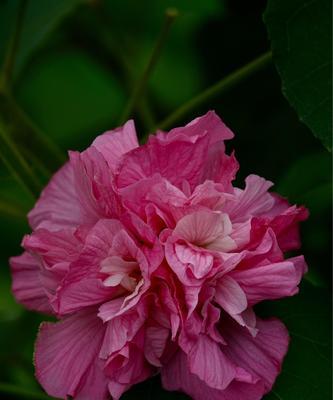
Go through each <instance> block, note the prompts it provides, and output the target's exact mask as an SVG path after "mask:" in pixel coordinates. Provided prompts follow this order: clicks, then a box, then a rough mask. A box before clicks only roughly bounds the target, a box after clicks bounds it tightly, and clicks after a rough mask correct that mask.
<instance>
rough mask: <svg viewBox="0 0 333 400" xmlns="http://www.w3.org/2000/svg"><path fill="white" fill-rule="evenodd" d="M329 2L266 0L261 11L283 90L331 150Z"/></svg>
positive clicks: (305, 120)
mask: <svg viewBox="0 0 333 400" xmlns="http://www.w3.org/2000/svg"><path fill="white" fill-rule="evenodd" d="M331 14H332V11H331V1H330V0H312V1H309V0H293V1H290V0H269V1H268V6H267V9H266V11H265V14H264V21H265V23H266V26H267V29H268V33H269V36H270V40H271V47H272V51H273V59H274V61H275V64H276V67H277V70H278V72H279V74H280V76H281V79H282V91H283V93H284V95H285V96H286V97H287V99H288V101H289V102H290V104H291V105H292V106H293V107H294V108H295V109H296V111H297V113H298V116H299V118H300V119H301V120H302V121H303V122H304V123H305V124H306V125H307V126H308V127H309V128H310V129H311V130H312V132H313V133H314V135H315V136H316V137H317V138H319V139H320V140H321V141H322V143H323V144H324V145H325V146H326V147H327V148H328V149H331V148H332V146H331V117H332V96H331V93H332V75H331V72H332V43H331V40H332V39H331Z"/></svg>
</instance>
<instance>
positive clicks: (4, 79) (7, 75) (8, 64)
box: [0, 0, 28, 92]
mask: <svg viewBox="0 0 333 400" xmlns="http://www.w3.org/2000/svg"><path fill="white" fill-rule="evenodd" d="M27 5H28V0H20V3H19V5H18V10H17V15H16V20H15V25H14V29H13V35H12V36H11V39H10V41H9V44H8V51H7V53H6V56H5V60H4V64H3V68H2V76H1V83H0V87H1V90H2V91H4V92H6V91H8V90H9V87H10V83H11V80H12V75H13V69H14V65H15V58H16V54H17V50H18V48H19V44H20V38H21V32H22V26H23V21H24V16H25V12H26V9H27Z"/></svg>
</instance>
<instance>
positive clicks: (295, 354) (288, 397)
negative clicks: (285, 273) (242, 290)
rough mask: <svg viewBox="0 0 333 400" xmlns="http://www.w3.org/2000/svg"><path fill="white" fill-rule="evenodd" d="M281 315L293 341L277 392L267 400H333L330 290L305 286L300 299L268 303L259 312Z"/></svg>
mask: <svg viewBox="0 0 333 400" xmlns="http://www.w3.org/2000/svg"><path fill="white" fill-rule="evenodd" d="M258 311H259V312H260V313H261V314H263V315H265V316H277V317H279V318H280V319H281V320H282V321H283V322H284V323H285V324H286V326H287V328H288V330H289V333H290V336H291V341H290V347H289V351H288V354H287V356H286V359H285V361H284V363H283V365H282V373H281V375H280V376H279V377H278V379H277V382H276V384H275V386H274V388H273V391H272V392H271V393H270V394H269V395H267V396H266V397H265V400H295V399H301V400H322V399H330V398H331V298H330V295H329V293H328V291H326V290H324V289H318V288H314V287H312V286H311V285H310V284H308V283H304V284H303V285H302V288H301V291H300V294H299V295H297V296H296V297H292V298H289V299H284V300H280V301H274V302H267V303H265V304H263V305H262V306H260V307H259V310H258Z"/></svg>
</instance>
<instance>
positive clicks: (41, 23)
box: [0, 0, 82, 69]
mask: <svg viewBox="0 0 333 400" xmlns="http://www.w3.org/2000/svg"><path fill="white" fill-rule="evenodd" d="M81 1H82V0H48V1H44V0H32V1H29V2H28V7H27V11H26V15H25V19H24V23H23V26H22V33H21V40H20V46H19V49H18V53H17V57H16V67H17V69H20V68H21V67H22V65H23V63H24V61H25V60H26V58H27V57H28V56H29V54H30V53H31V51H32V50H34V49H35V48H36V47H37V46H38V45H40V44H41V43H42V41H43V40H44V39H45V38H46V37H47V34H48V33H49V32H50V31H51V30H52V29H54V28H55V27H56V26H57V25H58V24H59V22H60V21H61V20H62V18H64V17H65V16H66V15H67V14H68V13H69V12H70V11H71V10H72V9H73V8H74V7H75V6H76V5H77V4H79V3H80V2H81ZM18 4H19V0H2V1H1V2H0V64H2V62H3V59H4V53H5V51H6V48H7V43H8V40H9V37H10V35H11V33H12V32H11V31H12V26H11V25H10V24H8V21H15V14H16V12H17V9H18Z"/></svg>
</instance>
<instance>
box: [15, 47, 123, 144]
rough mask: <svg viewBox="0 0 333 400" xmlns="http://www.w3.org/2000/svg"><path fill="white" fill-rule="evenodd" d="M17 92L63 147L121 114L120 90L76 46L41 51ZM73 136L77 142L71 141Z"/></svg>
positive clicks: (90, 134)
mask: <svg viewBox="0 0 333 400" xmlns="http://www.w3.org/2000/svg"><path fill="white" fill-rule="evenodd" d="M17 97H18V100H19V101H20V103H21V104H22V105H23V106H24V108H25V109H26V110H27V112H28V113H29V114H30V115H31V117H32V118H33V119H34V120H35V121H36V122H37V123H38V125H39V126H40V127H41V128H42V129H43V130H44V131H45V132H46V133H47V134H48V135H50V137H52V139H54V140H55V141H56V142H57V143H59V144H60V145H61V146H62V147H63V148H64V149H66V150H67V149H68V148H69V147H73V146H77V145H81V146H87V145H88V144H89V142H90V141H91V140H92V138H94V136H96V135H97V134H100V133H101V130H102V129H106V128H112V125H110V121H112V120H114V119H116V118H118V117H119V112H120V109H121V107H122V105H123V103H124V93H123V91H122V88H121V87H120V85H119V84H118V82H117V81H116V80H115V79H114V78H113V76H112V74H110V73H109V71H106V70H104V69H103V68H101V67H100V66H99V65H98V64H96V63H95V62H94V61H93V60H92V59H91V58H90V57H88V56H86V55H85V54H84V53H82V52H79V51H73V52H69V51H64V52H63V53H61V54H60V55H59V54H45V55H44V57H41V58H40V62H39V63H38V64H36V65H34V66H33V67H31V68H30V69H29V71H27V76H26V79H25V80H24V81H22V83H21V85H20V87H19V88H18V92H17ZM75 141H76V142H75Z"/></svg>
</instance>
